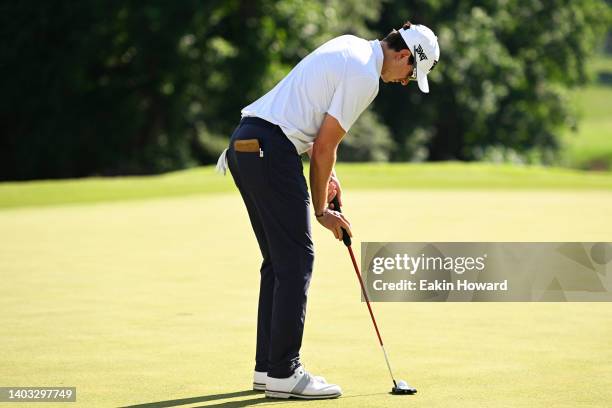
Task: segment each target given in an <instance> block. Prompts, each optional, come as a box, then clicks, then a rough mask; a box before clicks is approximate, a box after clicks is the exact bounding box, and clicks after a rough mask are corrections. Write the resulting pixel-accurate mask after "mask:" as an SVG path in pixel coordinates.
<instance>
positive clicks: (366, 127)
mask: <svg viewBox="0 0 612 408" xmlns="http://www.w3.org/2000/svg"><path fill="white" fill-rule="evenodd" d="M392 150H393V140H392V139H391V136H390V134H389V130H388V129H387V127H386V126H384V125H382V124H381V123H380V122H379V121H378V118H377V116H376V114H375V113H374V112H373V111H372V110H371V109H367V110H366V111H365V112H363V114H362V115H361V116H360V117H359V120H357V122H356V123H355V124H354V125H353V127H352V128H351V130H350V132H349V133H348V134H347V135H345V136H344V139H342V143H340V147H339V148H338V160H339V161H357V162H364V161H375V162H381V161H382V162H386V161H389V156H390V154H391V151H392Z"/></svg>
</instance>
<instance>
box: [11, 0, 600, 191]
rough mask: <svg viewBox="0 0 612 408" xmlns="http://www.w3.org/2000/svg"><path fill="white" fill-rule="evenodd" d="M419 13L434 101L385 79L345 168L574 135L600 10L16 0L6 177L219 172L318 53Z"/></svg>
mask: <svg viewBox="0 0 612 408" xmlns="http://www.w3.org/2000/svg"><path fill="white" fill-rule="evenodd" d="M405 18H409V19H412V20H413V21H414V22H423V23H426V24H428V25H430V26H431V27H432V28H433V29H434V30H435V31H436V32H437V33H438V34H439V37H440V43H441V49H442V56H441V62H440V64H438V66H437V67H436V70H435V72H433V73H432V75H431V88H432V93H431V94H430V95H423V94H421V93H420V92H418V91H417V89H416V87H415V86H414V85H412V84H411V86H410V87H409V90H408V92H406V89H403V88H402V89H398V88H397V87H394V86H388V87H385V86H382V85H381V92H380V94H379V96H378V98H377V100H376V102H375V110H376V114H373V113H366V114H364V116H363V118H362V119H361V120H360V121H359V122H358V123H357V124H356V126H355V128H354V129H352V130H351V134H350V135H349V136H347V137H346V145H345V146H343V147H342V150H341V152H340V156H341V158H343V159H345V160H387V158H389V157H391V159H394V160H426V159H430V160H439V159H452V158H455V159H465V160H472V159H478V158H483V157H489V156H491V154H489V153H487V152H491V151H494V150H495V149H497V147H498V146H501V147H503V149H506V150H508V149H510V150H511V151H512V152H515V153H516V154H517V155H519V156H521V157H523V156H524V155H525V154H526V152H529V151H531V150H532V149H534V148H535V149H541V150H542V151H547V152H549V151H550V152H554V150H555V148H556V147H557V146H558V134H560V129H561V128H563V127H568V126H569V127H572V126H575V123H574V119H573V117H572V115H571V113H572V112H571V111H572V109H570V108H571V106H570V104H569V99H568V96H567V93H566V88H567V87H574V86H576V85H579V84H581V83H582V82H584V81H586V79H587V77H588V73H587V72H586V70H585V66H586V64H587V60H588V56H589V54H590V53H591V51H592V49H593V48H594V44H595V42H596V40H597V39H598V38H600V37H601V35H602V34H603V30H604V29H605V28H606V25H607V24H609V22H610V21H611V20H610V12H609V7H608V6H606V5H605V3H604V2H603V1H601V0H585V1H581V2H572V1H567V0H566V1H563V0H551V1H548V2H541V1H519V0H504V1H502V0H496V1H493V0H489V1H484V0H481V1H466V0H464V1H451V0H430V1H425V0H421V1H415V2H410V4H407V3H406V2H403V1H397V0H371V1H365V0H344V1H342V0H284V1H272V0H252V1H247V0H228V1H206V2H200V1H197V0H181V1H178V2H168V1H162V0H151V1H148V2H145V3H143V2H137V1H134V0H126V1H122V2H107V1H101V0H86V1H81V2H71V1H59V2H41V3H37V4H35V5H34V4H33V3H31V2H4V3H3V4H2V5H1V6H0V38H1V40H0V41H2V42H1V43H0V74H1V76H0V77H1V78H2V83H1V87H2V93H1V94H0V123H1V124H2V128H1V129H0V134H1V137H0V180H7V179H33V178H55V177H82V176H91V175H116V174H144V173H158V172H165V171H169V170H172V169H179V168H184V167H189V166H193V165H196V164H198V163H211V162H212V161H214V160H215V158H216V155H217V154H218V152H219V151H220V150H221V149H222V148H223V147H224V146H225V145H226V144H227V140H228V138H229V136H230V135H231V133H232V131H233V129H234V127H235V126H236V124H237V122H238V120H239V118H240V109H241V108H242V107H244V106H245V105H247V104H248V103H250V102H252V101H253V100H255V99H256V98H258V97H260V96H261V95H262V94H263V93H265V92H267V91H268V90H269V89H270V88H272V87H273V86H274V85H275V84H276V83H277V82H278V81H279V80H280V79H281V78H282V77H283V76H284V75H286V74H287V73H288V72H289V70H290V69H291V68H292V67H293V66H294V65H295V64H296V63H297V62H298V61H299V60H300V59H301V58H303V57H304V56H305V55H307V54H308V53H309V52H311V51H312V50H313V49H315V48H316V47H317V46H319V45H320V44H322V43H323V42H325V41H327V40H329V39H330V38H332V37H334V36H336V35H340V34H345V33H351V34H355V35H359V36H361V37H364V38H374V37H377V36H378V37H380V38H382V37H383V36H384V35H385V34H386V33H387V32H389V30H390V29H391V27H398V26H399V25H400V24H401V23H402V22H403V20H404V19H405ZM379 117H380V118H381V120H380V121H379V119H377V118H379ZM381 123H384V124H385V125H382V124H381ZM387 125H388V126H389V128H390V130H391V132H390V133H389V132H388V130H387V127H386V126H387ZM492 149H493V150H492ZM510 150H508V151H510ZM553 156H554V155H550V154H548V153H547V154H546V155H542V157H546V159H545V160H544V161H546V160H549V157H553ZM491 157H493V156H491ZM553 159H554V157H553V158H552V159H550V160H553Z"/></svg>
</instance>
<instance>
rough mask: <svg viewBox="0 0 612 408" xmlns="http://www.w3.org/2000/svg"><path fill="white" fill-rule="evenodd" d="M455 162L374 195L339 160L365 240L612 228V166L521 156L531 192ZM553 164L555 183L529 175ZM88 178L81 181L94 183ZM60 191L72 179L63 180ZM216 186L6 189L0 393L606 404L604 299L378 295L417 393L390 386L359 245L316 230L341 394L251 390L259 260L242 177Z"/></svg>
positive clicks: (316, 297)
mask: <svg viewBox="0 0 612 408" xmlns="http://www.w3.org/2000/svg"><path fill="white" fill-rule="evenodd" d="M454 166H458V167H456V168H453V170H452V171H448V172H446V173H445V167H444V166H440V167H438V168H437V170H438V172H437V173H436V171H435V170H436V168H435V166H434V167H425V169H429V170H427V171H428V172H429V174H430V176H429V177H430V180H433V181H432V185H433V186H434V187H435V188H436V189H434V190H431V189H430V190H428V189H425V186H426V185H427V180H428V179H427V178H419V179H418V180H416V181H415V184H416V185H417V187H419V188H418V189H413V190H409V189H405V188H402V189H391V188H390V187H385V185H387V186H388V185H393V183H394V182H395V183H396V185H406V184H409V183H410V180H408V181H406V180H405V178H406V174H405V173H402V172H401V171H396V172H395V173H393V174H394V175H393V177H394V178H395V179H394V178H390V177H388V178H386V179H385V180H381V182H380V184H382V185H377V184H376V182H375V180H374V177H373V176H370V178H371V179H370V181H369V182H368V183H366V184H364V185H365V188H364V189H360V188H358V187H359V186H358V184H357V178H353V179H351V177H354V173H351V171H353V170H354V169H353V170H351V169H349V168H348V167H347V168H345V170H346V171H345V173H346V174H347V179H349V180H351V181H349V180H347V182H346V183H345V184H346V186H345V187H346V190H347V191H346V193H345V196H344V201H345V212H346V214H347V216H348V217H349V218H350V220H351V222H352V224H353V226H354V234H355V238H354V239H355V241H356V243H358V242H359V241H612V239H611V237H612V235H611V231H612V188H610V184H607V183H609V178H610V176H609V175H607V176H604V175H602V176H601V178H597V179H596V180H598V181H596V182H593V181H592V180H593V179H592V177H593V176H590V175H589V176H584V175H582V174H581V173H571V174H570V175H569V176H568V178H564V177H563V175H562V174H561V173H563V174H565V172H564V171H559V172H560V173H555V171H552V172H550V173H547V171H546V169H533V173H532V175H531V176H529V171H532V170H530V169H526V170H525V171H527V172H528V173H527V174H528V176H526V177H524V180H527V181H526V182H525V183H526V184H525V187H526V188H527V189H523V188H521V187H520V185H504V186H505V188H503V189H500V185H499V183H497V184H490V185H489V186H487V185H486V183H485V182H484V181H483V182H482V183H481V184H469V183H470V181H469V180H468V181H466V180H465V179H464V180H459V181H457V182H456V183H453V182H452V180H453V177H457V174H458V173H457V171H459V170H461V169H463V170H465V169H472V170H470V171H472V173H471V174H473V178H472V179H471V180H485V179H490V177H493V179H494V180H499V178H497V179H496V178H495V177H494V176H495V172H494V171H493V172H489V171H487V170H486V168H485V170H482V171H478V170H474V167H462V166H460V165H454ZM457 169H459V170H457ZM359 170H360V171H362V173H363V174H370V175H372V174H374V173H373V170H372V169H368V167H365V166H364V167H360V168H359ZM204 171H205V172H210V171H212V170H211V169H210V168H207V169H205V170H203V172H204ZM427 171H425V173H421V174H426V173H427ZM520 171H522V170H520ZM339 174H340V176H341V177H342V175H343V168H342V167H341V168H340V170H339ZM545 174H548V176H545ZM551 174H552V175H551ZM567 174H569V173H567ZM491 175H493V176H491ZM189 177H191V179H190V181H189V183H197V182H198V179H197V177H194V174H193V173H191V176H189ZM424 177H425V176H424ZM436 177H438V178H439V179H444V180H451V181H450V182H448V183H447V185H442V183H441V182H436V181H435V180H436ZM517 177H518V176H517ZM542 177H544V180H553V181H554V182H555V183H557V188H553V189H550V188H548V189H543V187H537V185H536V187H533V185H531V184H530V183H534V182H537V180H542ZM545 177H548V179H546V178H545ZM501 178H502V179H503V177H501ZM179 179H180V178H179ZM510 179H512V180H516V178H514V179H513V178H511V177H510V178H509V180H510ZM568 179H571V182H566V183H565V184H564V180H565V181H566V180H568ZM155 180H158V179H156V178H153V179H150V180H140V181H138V180H137V181H135V182H134V183H135V184H134V185H133V189H132V191H149V189H151V187H150V186H145V185H143V184H139V183H147V182H149V181H151V182H157V181H155ZM181 180H183V182H185V180H184V179H181ZM534 180H535V181H534ZM87 182H88V180H84V181H81V182H79V183H82V185H83V186H84V187H83V188H84V189H85V190H86V189H87V188H90V189H91V190H90V191H92V192H94V191H96V189H95V188H94V187H92V186H90V185H88V184H87ZM117 182H121V180H117ZM185 183H187V182H185ZM189 183H187V184H185V185H187V186H188V187H189V188H187V190H189V189H190V188H194V189H195V187H196V186H191V185H190V184H189ZM436 183H438V184H436ZM462 183H463V184H462ZM589 183H595V184H589ZM170 185H171V186H174V187H176V185H174V184H172V183H170ZM54 186H55V187H56V188H57V189H61V188H63V186H64V185H63V184H62V182H60V183H58V184H53V183H51V184H50V186H49V191H53V187H54ZM218 186H220V187H218V191H221V192H219V193H212V192H210V193H208V194H205V193H203V194H200V193H199V192H198V191H197V189H196V191H195V192H194V193H192V192H191V190H189V191H188V192H187V193H188V195H180V194H176V195H175V196H173V197H165V198H164V197H157V198H147V197H137V198H141V199H139V200H133V201H113V202H103V201H101V200H100V199H99V198H98V199H91V200H89V201H91V202H90V203H87V201H88V200H81V203H76V204H75V203H72V204H70V205H58V203H61V197H60V199H59V201H53V202H51V203H46V202H45V200H44V194H43V198H40V197H39V200H40V201H39V202H38V203H35V204H32V203H31V202H28V201H27V200H26V199H24V202H25V204H27V205H28V206H24V207H20V205H19V197H20V191H18V190H19V188H18V187H20V186H11V189H12V190H11V191H12V193H11V194H14V195H13V196H12V197H17V198H13V201H12V202H11V203H12V205H10V207H12V208H5V209H3V210H1V211H0V273H1V277H2V285H0V322H1V323H2V325H1V332H0V333H1V335H0V386H27V385H29V386H76V387H77V395H78V402H77V403H76V405H75V406H79V407H81V406H83V407H90V406H100V407H109V406H126V405H136V404H145V403H155V402H161V401H172V402H167V403H164V404H156V405H149V406H179V407H198V406H215V407H238V406H249V405H254V406H267V405H283V404H285V405H288V406H291V407H294V406H308V407H318V406H322V407H323V406H329V407H332V406H343V407H406V406H419V407H452V406H489V407H587V406H592V407H601V406H606V404H609V402H610V401H611V400H612V387H611V386H610V384H611V383H612V374H611V371H610V367H611V366H612V348H611V347H610V341H611V339H612V305H611V304H610V303H601V304H597V303H516V304H514V303H507V304H506V303H503V304H502V303H499V304H498V303H486V304H485V303H483V304H478V303H466V304H461V303H454V304H453V303H444V304H434V303H397V304H391V303H385V304H383V303H376V304H374V305H373V307H374V311H375V313H376V314H377V319H378V320H379V325H380V327H381V330H382V332H383V336H384V338H385V343H386V347H387V351H388V353H389V354H390V358H391V363H392V365H393V368H394V370H395V372H396V375H397V376H398V377H399V378H403V379H406V380H407V381H408V382H410V383H412V384H413V385H415V386H416V387H417V388H418V390H419V393H418V394H417V395H415V396H411V397H409V396H406V397H401V396H391V395H389V394H388V392H389V389H390V381H389V379H388V377H387V375H388V374H387V372H386V367H385V364H384V359H383V356H382V353H381V351H380V349H379V346H378V344H377V342H376V338H375V334H374V332H373V330H372V328H371V326H370V325H371V323H370V321H369V317H368V315H367V310H366V307H365V304H362V303H361V302H360V296H359V288H358V283H357V281H356V279H355V277H354V272H353V270H352V267H351V264H350V260H349V258H348V255H347V253H346V249H345V248H344V247H343V245H342V244H340V243H338V242H337V241H334V240H333V237H332V235H331V233H329V232H327V231H324V230H323V229H322V228H321V227H319V226H318V225H315V226H314V233H315V245H316V264H315V272H314V278H313V282H312V286H311V291H310V296H309V310H308V316H307V322H306V332H305V338H304V347H303V361H304V363H305V365H306V368H307V369H309V370H311V371H313V372H314V373H315V374H321V375H324V376H325V377H326V378H327V379H328V380H329V381H333V382H337V383H339V384H340V385H341V386H342V387H343V390H344V396H343V397H342V398H340V399H338V400H332V401H321V402H293V401H292V402H276V401H270V400H265V399H264V398H263V396H262V394H259V393H252V392H248V390H249V389H250V385H251V384H250V383H251V375H252V368H253V357H254V340H255V316H256V305H257V286H258V263H259V256H260V255H259V250H258V248H257V246H256V242H255V239H254V236H253V234H252V231H251V230H250V226H249V224H248V219H247V217H246V211H245V210H244V208H243V205H242V202H241V200H240V197H239V195H238V194H237V192H234V191H233V190H232V188H231V182H230V180H229V178H226V179H221V181H218ZM470 186H471V187H470ZM585 186H587V187H585ZM588 186H590V188H589V187H588ZM3 187H6V186H2V185H0V194H2V191H4V192H5V193H6V191H7V190H2V188H3ZM183 187H185V186H183ZM453 187H454V188H453ZM457 187H461V188H457ZM488 187H490V188H491V189H490V190H489V188H488ZM24 188H26V189H27V188H29V187H27V186H26V187H24ZM176 188H178V187H176ZM198 188H199V187H198ZM204 188H206V184H204ZM15 189H17V190H15ZM138 189H142V190H138ZM35 190H36V189H34V193H33V194H34V195H35V194H36V191H35ZM78 190H79V189H76V190H75V191H78ZM30 191H32V190H30ZM81 191H83V190H81ZM151 191H152V190H151ZM172 191H177V190H172ZM224 191H225V192H224ZM187 193H184V194H187ZM88 194H89V193H82V196H83V197H85V198H87V197H88ZM7 196H8V195H4V197H0V198H1V199H2V200H4V202H6V201H8V199H7ZM100 196H101V197H102V198H104V194H101V195H100ZM21 197H26V198H28V197H30V198H31V197H32V195H31V194H30V195H27V194H25V195H21ZM153 197H154V196H153ZM54 199H55V200H58V198H57V195H56V196H55V198H54ZM113 199H114V200H116V198H113ZM64 201H65V202H71V200H70V197H68V196H67V197H65V199H64ZM49 204H54V205H49ZM33 205H34V206H33ZM35 205H44V206H38V207H37V206H35ZM355 249H356V250H357V252H358V250H359V245H355ZM44 405H45V406H59V407H65V406H67V405H66V404H55V405H54V404H48V403H47V404H44ZM0 406H9V404H2V403H0ZM10 406H12V405H10ZM41 406H42V405H41Z"/></svg>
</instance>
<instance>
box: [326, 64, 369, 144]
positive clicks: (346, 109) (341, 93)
mask: <svg viewBox="0 0 612 408" xmlns="http://www.w3.org/2000/svg"><path fill="white" fill-rule="evenodd" d="M377 93H378V80H376V81H374V80H373V79H372V78H371V77H367V76H355V77H351V78H345V79H343V80H342V81H341V82H340V84H338V86H337V87H336V90H335V92H334V96H333V97H332V100H331V104H330V105H329V109H328V110H327V113H329V114H330V115H332V116H333V117H334V118H336V119H337V120H338V122H339V123H340V126H342V129H343V130H344V131H345V132H348V131H349V129H350V128H351V126H353V124H354V123H355V122H356V121H357V118H359V115H361V114H362V113H363V111H364V110H365V109H366V108H367V107H368V105H369V104H370V103H372V101H373V100H374V98H375V97H376V94H377Z"/></svg>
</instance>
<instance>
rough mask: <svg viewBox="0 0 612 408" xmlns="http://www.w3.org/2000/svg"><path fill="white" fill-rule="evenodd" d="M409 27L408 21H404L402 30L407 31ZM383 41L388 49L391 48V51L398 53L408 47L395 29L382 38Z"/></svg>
mask: <svg viewBox="0 0 612 408" xmlns="http://www.w3.org/2000/svg"><path fill="white" fill-rule="evenodd" d="M410 25H411V23H410V21H406V22H405V23H404V25H403V26H402V28H404V29H406V30H407V29H409V28H410ZM383 41H384V42H386V43H387V45H388V46H389V48H391V49H392V50H393V51H397V52H399V51H401V50H407V49H408V46H407V45H406V42H404V39H403V38H402V35H401V34H400V33H399V31H397V30H395V29H394V30H391V32H390V33H389V34H387V36H386V37H385V38H383Z"/></svg>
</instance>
